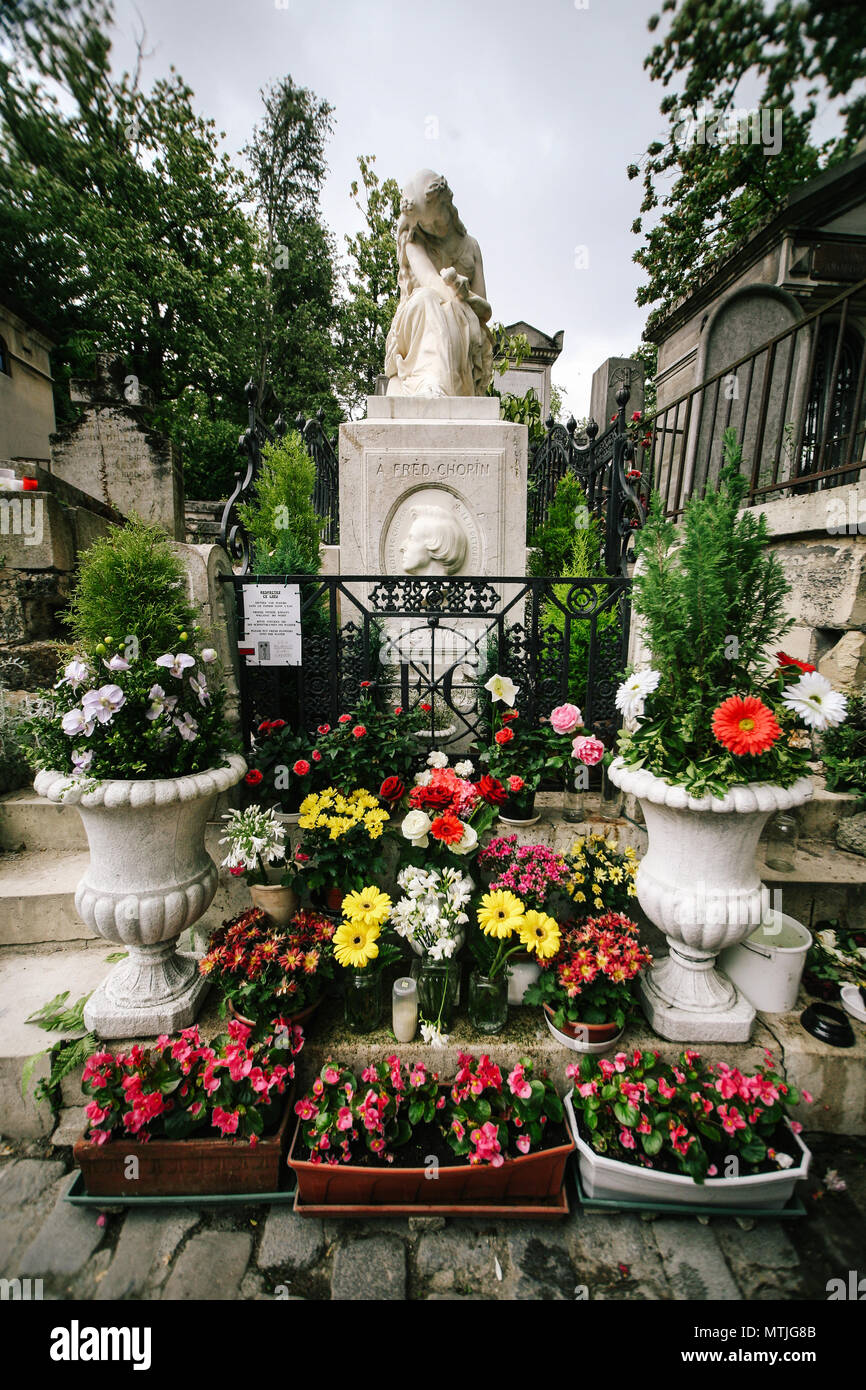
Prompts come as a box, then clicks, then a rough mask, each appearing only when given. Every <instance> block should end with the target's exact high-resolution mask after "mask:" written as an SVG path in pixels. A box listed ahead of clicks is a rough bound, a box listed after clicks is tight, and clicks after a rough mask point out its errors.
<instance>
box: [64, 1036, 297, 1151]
mask: <svg viewBox="0 0 866 1390" xmlns="http://www.w3.org/2000/svg"><path fill="white" fill-rule="evenodd" d="M282 1024H283V1021H282V1020H280V1019H277V1020H274V1022H273V1023H272V1025H271V1027H272V1029H275V1030H276V1029H280V1030H282ZM286 1032H287V1036H288V1038H289V1047H290V1049H291V1052H292V1055H293V1056H294V1055H296V1054H297V1053H298V1052H300V1050H301V1048H302V1047H303V1045H304V1035H303V1032H302V1030H301V1029H300V1028H295V1029H292V1030H291V1032H289V1031H288V1030H286ZM250 1034H251V1030H250V1029H249V1028H248V1027H246V1026H245V1025H244V1024H242V1023H239V1022H237V1020H234V1019H233V1020H232V1021H231V1022H230V1023H229V1025H228V1042H226V1043H225V1044H224V1045H223V1046H222V1047H221V1048H220V1050H219V1052H217V1051H216V1050H215V1049H214V1048H212V1047H206V1046H204V1045H203V1044H202V1041H201V1038H200V1036H199V1031H198V1028H197V1027H192V1028H185V1029H184V1031H183V1032H182V1033H181V1034H180V1036H179V1037H177V1038H174V1039H172V1038H169V1037H167V1036H165V1035H163V1036H162V1037H159V1038H157V1040H156V1042H155V1043H154V1044H153V1046H152V1047H150V1048H148V1049H147V1051H145V1050H144V1049H142V1048H141V1047H139V1046H138V1045H137V1044H136V1045H135V1046H134V1047H133V1048H132V1050H131V1051H130V1052H129V1053H122V1052H119V1053H117V1055H115V1054H113V1053H111V1052H108V1051H105V1052H95V1053H93V1054H92V1055H91V1056H90V1057H88V1059H87V1062H86V1063H85V1067H84V1077H83V1081H82V1085H83V1086H84V1088H85V1089H86V1090H89V1091H91V1092H93V1093H94V1096H95V1099H93V1100H92V1101H90V1103H89V1105H88V1106H87V1107H86V1114H87V1118H88V1120H89V1121H90V1128H89V1132H88V1136H87V1137H88V1138H89V1139H90V1140H91V1141H92V1142H93V1143H96V1144H105V1143H108V1141H109V1140H110V1139H113V1138H121V1137H124V1136H126V1137H127V1138H128V1137H130V1136H133V1135H134V1136H135V1138H136V1139H137V1140H138V1141H139V1142H140V1143H146V1142H147V1141H148V1140H149V1139H151V1138H153V1137H155V1136H156V1135H162V1134H168V1135H169V1137H172V1138H183V1137H185V1136H186V1135H188V1134H192V1133H194V1132H195V1131H196V1130H197V1129H201V1128H202V1126H204V1125H205V1124H207V1123H208V1122H210V1124H211V1125H212V1126H213V1127H215V1128H217V1129H219V1130H220V1132H221V1133H222V1134H223V1136H226V1135H230V1134H234V1135H237V1136H238V1138H242V1137H246V1138H249V1140H250V1143H253V1144H254V1143H256V1141H257V1139H258V1136H259V1134H261V1132H262V1130H263V1128H264V1119H263V1116H262V1107H264V1106H269V1105H271V1103H272V1096H275V1095H276V1096H281V1095H283V1094H284V1093H285V1091H286V1087H287V1084H288V1083H289V1082H290V1081H291V1080H292V1079H293V1077H294V1074H295V1067H294V1063H293V1062H291V1061H289V1062H288V1063H285V1062H284V1061H282V1060H281V1061H278V1062H274V1061H273V1060H272V1057H271V1052H270V1049H271V1047H272V1045H273V1043H274V1033H273V1032H272V1033H271V1034H269V1035H268V1037H267V1038H265V1039H264V1040H263V1041H262V1042H261V1043H260V1044H251V1043H250ZM275 1055H277V1056H279V1057H281V1058H283V1057H285V1052H284V1051H282V1050H281V1051H280V1052H279V1053H277V1054H275Z"/></svg>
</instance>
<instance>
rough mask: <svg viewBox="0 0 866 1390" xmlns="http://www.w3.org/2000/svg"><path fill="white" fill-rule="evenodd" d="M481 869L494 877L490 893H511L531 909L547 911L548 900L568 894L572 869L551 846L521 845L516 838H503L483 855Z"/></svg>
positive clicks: (495, 842)
mask: <svg viewBox="0 0 866 1390" xmlns="http://www.w3.org/2000/svg"><path fill="white" fill-rule="evenodd" d="M478 866H479V868H481V869H483V870H485V871H486V872H487V873H489V874H490V876H491V877H490V891H491V892H493V893H495V892H498V891H499V890H500V889H507V890H508V891H509V892H511V893H515V894H516V895H517V897H518V898H521V899H522V900H523V902H524V903H525V904H526V906H527V907H528V908H535V909H536V910H537V911H539V912H541V911H543V910H544V908H545V906H546V904H547V902H548V899H550V898H551V897H553V896H554V895H555V894H557V893H559V894H565V893H566V892H567V891H568V887H569V884H570V881H571V872H572V871H571V868H570V867H569V865H568V863H567V862H566V860H565V857H564V856H563V855H561V854H556V853H554V851H553V850H551V849H549V848H548V846H547V845H542V844H537V845H519V844H518V843H517V836H516V835H499V836H497V837H496V838H495V839H493V840H491V841H490V842H489V844H487V845H485V847H484V849H482V850H481V851H480V852H479V855H478Z"/></svg>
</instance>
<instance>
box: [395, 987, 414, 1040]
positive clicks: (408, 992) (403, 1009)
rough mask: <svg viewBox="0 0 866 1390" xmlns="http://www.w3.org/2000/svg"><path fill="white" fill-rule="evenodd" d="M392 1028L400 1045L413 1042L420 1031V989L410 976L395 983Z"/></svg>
mask: <svg viewBox="0 0 866 1390" xmlns="http://www.w3.org/2000/svg"><path fill="white" fill-rule="evenodd" d="M391 1026H392V1028H393V1029H394V1037H395V1038H396V1039H397V1041H398V1042H400V1043H408V1042H411V1041H412V1039H413V1038H414V1036H415V1033H416V1032H417V1029H418V988H417V985H416V984H415V981H414V980H413V979H411V978H410V976H408V975H404V976H401V978H400V979H399V980H395V981H394V988H393V990H392V993H391Z"/></svg>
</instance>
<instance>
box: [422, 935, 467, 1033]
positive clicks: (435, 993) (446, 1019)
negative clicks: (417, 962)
mask: <svg viewBox="0 0 866 1390" xmlns="http://www.w3.org/2000/svg"><path fill="white" fill-rule="evenodd" d="M459 984H460V962H459V961H458V960H454V959H453V958H452V959H451V960H432V959H431V957H430V956H428V955H426V954H425V955H423V956H422V957H421V968H420V970H419V971H418V1012H419V1014H420V1015H421V1016H422V1017H423V1018H424V1019H426V1021H427V1022H428V1023H435V1024H436V1026H437V1027H438V1028H439V1029H440V1031H441V1032H443V1033H447V1032H449V1031H450V1029H451V1025H452V1023H453V1022H454V1011H455V1009H456V1008H457V992H458V986H459Z"/></svg>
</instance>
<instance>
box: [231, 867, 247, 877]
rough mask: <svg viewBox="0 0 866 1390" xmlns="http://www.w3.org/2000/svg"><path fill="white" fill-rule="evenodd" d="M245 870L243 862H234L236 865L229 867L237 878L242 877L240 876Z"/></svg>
mask: <svg viewBox="0 0 866 1390" xmlns="http://www.w3.org/2000/svg"><path fill="white" fill-rule="evenodd" d="M243 871H244V866H243V864H234V865H233V866H232V868H230V869H229V873H230V874H232V875H233V876H234V877H235V878H240V876H241V874H242V873H243Z"/></svg>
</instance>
